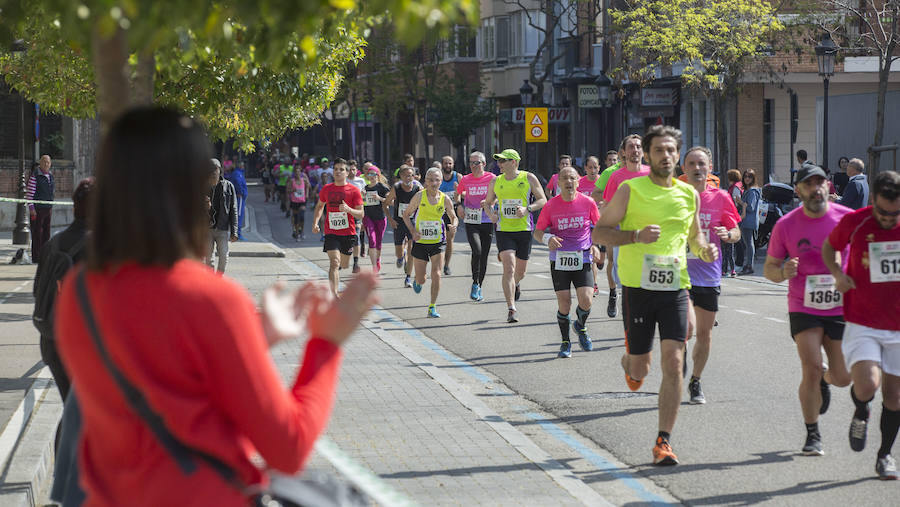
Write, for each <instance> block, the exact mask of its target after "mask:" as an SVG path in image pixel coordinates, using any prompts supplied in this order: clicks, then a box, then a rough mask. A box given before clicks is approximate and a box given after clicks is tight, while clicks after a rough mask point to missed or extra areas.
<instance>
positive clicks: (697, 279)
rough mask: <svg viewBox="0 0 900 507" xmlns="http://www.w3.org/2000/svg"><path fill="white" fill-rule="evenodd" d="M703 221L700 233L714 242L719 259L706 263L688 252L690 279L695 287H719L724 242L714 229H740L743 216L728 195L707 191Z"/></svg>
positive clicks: (702, 196)
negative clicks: (738, 227)
mask: <svg viewBox="0 0 900 507" xmlns="http://www.w3.org/2000/svg"><path fill="white" fill-rule="evenodd" d="M699 217H700V232H701V233H702V234H703V235H704V236H706V241H707V242H711V243H712V244H714V245H716V248H718V249H719V258H718V259H716V260H715V261H713V262H703V261H702V260H701V259H700V258H698V257H697V256H696V255H694V254H693V253H692V252H690V251H688V255H687V265H688V276H690V277H691V285H696V286H700V287H718V286H720V285H722V260H721V259H722V240H721V239H719V236H718V235H717V234H716V233H715V232H714V231H713V228H714V227H724V228H725V229H727V230H729V231H730V230H731V229H734V228H735V227H737V224H738V222H740V221H741V215H740V214H738V211H737V208H735V207H734V202H733V201H732V200H731V197H730V196H729V195H728V192H726V191H724V190H719V189H718V188H713V187H707V188H706V190H704V191H703V192H701V193H700V213H699Z"/></svg>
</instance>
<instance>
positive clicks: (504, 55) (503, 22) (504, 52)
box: [496, 16, 510, 64]
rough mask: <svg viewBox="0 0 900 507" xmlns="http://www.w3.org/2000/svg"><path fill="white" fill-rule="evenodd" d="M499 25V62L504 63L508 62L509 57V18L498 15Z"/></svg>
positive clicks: (497, 24) (497, 23)
mask: <svg viewBox="0 0 900 507" xmlns="http://www.w3.org/2000/svg"><path fill="white" fill-rule="evenodd" d="M496 26H497V31H496V34H497V39H496V40H497V48H496V49H497V63H498V64H503V63H506V61H507V59H508V58H509V46H510V44H509V18H508V17H505V16H503V17H498V18H497V20H496Z"/></svg>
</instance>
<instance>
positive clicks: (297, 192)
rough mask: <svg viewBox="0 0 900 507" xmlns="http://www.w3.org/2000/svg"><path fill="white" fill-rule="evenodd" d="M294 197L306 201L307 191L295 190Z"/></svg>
mask: <svg viewBox="0 0 900 507" xmlns="http://www.w3.org/2000/svg"><path fill="white" fill-rule="evenodd" d="M294 199H297V201H305V200H306V192H304V191H302V190H294Z"/></svg>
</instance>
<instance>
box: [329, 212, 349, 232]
mask: <svg viewBox="0 0 900 507" xmlns="http://www.w3.org/2000/svg"><path fill="white" fill-rule="evenodd" d="M328 225H329V227H330V228H331V230H333V231H337V230H340V229H346V228H347V227H350V220H349V218H348V217H347V213H345V212H343V211H329V212H328Z"/></svg>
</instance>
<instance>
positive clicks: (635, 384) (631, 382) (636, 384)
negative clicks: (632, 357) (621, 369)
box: [625, 373, 644, 391]
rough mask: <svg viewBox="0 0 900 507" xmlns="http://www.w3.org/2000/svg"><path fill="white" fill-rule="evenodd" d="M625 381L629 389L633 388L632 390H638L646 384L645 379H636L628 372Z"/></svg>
mask: <svg viewBox="0 0 900 507" xmlns="http://www.w3.org/2000/svg"><path fill="white" fill-rule="evenodd" d="M625 383H626V384H628V389H631V390H632V391H637V390H638V389H640V388H641V386H642V385H644V379H640V380H635V379H633V378H631V376H629V375H628V374H627V373H626V374H625Z"/></svg>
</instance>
